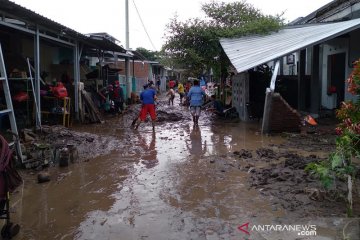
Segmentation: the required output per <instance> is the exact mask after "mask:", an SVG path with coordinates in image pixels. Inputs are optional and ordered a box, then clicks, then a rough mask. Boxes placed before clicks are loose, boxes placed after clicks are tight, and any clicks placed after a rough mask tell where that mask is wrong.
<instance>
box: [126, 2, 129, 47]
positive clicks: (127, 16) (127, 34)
mask: <svg viewBox="0 0 360 240" xmlns="http://www.w3.org/2000/svg"><path fill="white" fill-rule="evenodd" d="M125 38H126V39H125V41H126V42H125V47H126V50H129V0H125Z"/></svg>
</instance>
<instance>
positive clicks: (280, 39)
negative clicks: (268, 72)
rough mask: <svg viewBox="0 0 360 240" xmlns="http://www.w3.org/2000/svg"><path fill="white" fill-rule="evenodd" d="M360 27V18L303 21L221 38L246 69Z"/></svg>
mask: <svg viewBox="0 0 360 240" xmlns="http://www.w3.org/2000/svg"><path fill="white" fill-rule="evenodd" d="M358 28H360V19H354V20H349V21H343V22H337V23H324V24H316V25H302V26H301V25H300V26H299V27H296V28H285V29H282V30H280V31H278V32H275V33H272V34H270V35H264V36H247V37H242V38H236V39H220V43H221V46H222V48H223V49H224V51H225V53H226V55H227V56H228V58H229V59H230V61H231V63H232V65H233V66H234V67H235V68H236V70H237V72H243V71H246V70H248V69H251V68H254V67H256V66H258V65H261V64H264V63H266V62H269V61H272V60H274V59H277V58H279V57H282V56H286V55H288V54H290V53H294V52H296V51H298V50H301V49H304V48H306V47H309V46H313V45H316V44H319V43H321V42H324V41H326V40H329V39H332V38H335V37H337V36H340V35H343V34H345V33H348V32H351V31H353V30H355V29H358Z"/></svg>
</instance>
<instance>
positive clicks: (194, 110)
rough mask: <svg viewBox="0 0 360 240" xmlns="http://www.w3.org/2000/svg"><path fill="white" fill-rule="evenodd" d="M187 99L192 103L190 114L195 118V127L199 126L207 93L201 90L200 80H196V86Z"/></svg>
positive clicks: (191, 89) (192, 88)
mask: <svg viewBox="0 0 360 240" xmlns="http://www.w3.org/2000/svg"><path fill="white" fill-rule="evenodd" d="M187 97H188V98H189V101H190V112H191V115H192V117H193V122H194V124H195V125H198V121H199V117H200V112H201V106H202V104H203V97H205V92H204V90H202V89H201V88H200V86H199V81H198V80H194V86H192V87H191V88H190V91H189V93H188V94H187Z"/></svg>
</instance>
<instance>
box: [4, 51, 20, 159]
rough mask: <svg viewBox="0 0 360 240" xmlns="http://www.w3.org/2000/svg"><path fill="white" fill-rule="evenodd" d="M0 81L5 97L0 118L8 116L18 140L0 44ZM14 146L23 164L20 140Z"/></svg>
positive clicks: (12, 130)
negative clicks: (4, 106)
mask: <svg viewBox="0 0 360 240" xmlns="http://www.w3.org/2000/svg"><path fill="white" fill-rule="evenodd" d="M0 81H1V82H2V87H3V91H4V96H5V100H6V109H3V110H0V116H3V115H8V116H9V120H10V126H11V132H12V133H13V134H15V137H16V138H18V136H19V134H18V130H17V126H16V121H15V114H14V108H13V105H12V100H11V94H10V89H9V83H8V78H7V75H6V69H5V62H4V56H3V51H2V48H1V44H0ZM14 144H15V148H16V153H17V155H18V157H19V158H20V160H21V163H23V155H22V152H21V146H20V140H19V139H17V140H15V142H14Z"/></svg>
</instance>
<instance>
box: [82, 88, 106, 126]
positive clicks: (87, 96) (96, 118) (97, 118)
mask: <svg viewBox="0 0 360 240" xmlns="http://www.w3.org/2000/svg"><path fill="white" fill-rule="evenodd" d="M81 93H82V96H83V97H84V102H85V103H86V104H87V106H88V108H89V110H90V111H89V113H90V114H91V115H92V120H93V121H94V122H99V123H103V122H104V121H103V120H102V119H101V114H100V112H99V110H98V108H97V107H96V106H95V104H94V102H93V100H92V99H91V96H90V94H89V93H88V92H86V91H85V90H81Z"/></svg>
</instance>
